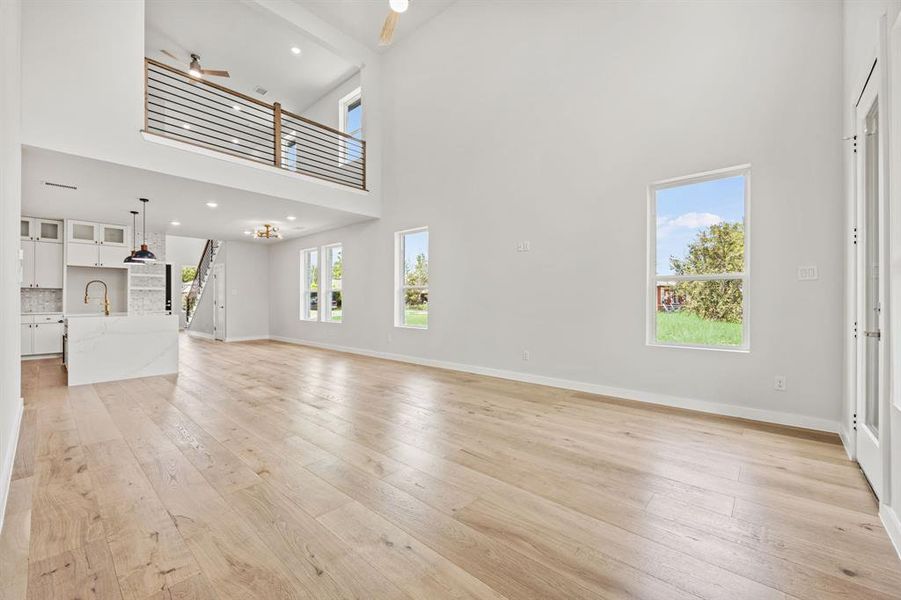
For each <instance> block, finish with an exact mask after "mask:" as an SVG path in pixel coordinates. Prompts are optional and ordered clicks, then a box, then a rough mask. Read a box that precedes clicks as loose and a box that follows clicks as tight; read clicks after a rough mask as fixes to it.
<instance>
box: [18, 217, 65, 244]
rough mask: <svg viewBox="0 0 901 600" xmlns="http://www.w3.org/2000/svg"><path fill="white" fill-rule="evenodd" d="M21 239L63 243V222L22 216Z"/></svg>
mask: <svg viewBox="0 0 901 600" xmlns="http://www.w3.org/2000/svg"><path fill="white" fill-rule="evenodd" d="M19 238H20V239H21V240H23V241H24V240H29V241H42V242H54V243H57V244H62V243H63V222H62V221H57V220H55V219H37V218H35V217H22V218H21V219H20V220H19Z"/></svg>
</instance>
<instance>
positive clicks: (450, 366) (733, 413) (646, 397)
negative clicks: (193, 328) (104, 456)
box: [270, 335, 839, 433]
mask: <svg viewBox="0 0 901 600" xmlns="http://www.w3.org/2000/svg"><path fill="white" fill-rule="evenodd" d="M270 339H271V340H274V341H277V342H286V343H288V344H297V345H300V346H310V347H313V348H322V349H324V350H334V351H337V352H347V353H349V354H359V355H361V356H371V357H373V358H383V359H386V360H394V361H398V362H403V363H410V364H414V365H422V366H426V367H435V368H438V369H447V370H450V371H463V372H464V373H474V374H476V375H486V376H488V377H499V378H501V379H509V380H512V381H521V382H523V383H534V384H537V385H546V386H550V387H556V388H561V389H565V390H573V391H577V392H587V393H589V394H597V395H600V396H611V397H614V398H622V399H624V400H634V401H637V402H647V403H649V404H659V405H662V406H672V407H675V408H684V409H688V410H694V411H698V412H703V413H709V414H715V415H722V416H727V417H738V418H742V419H750V420H753V421H761V422H764V423H775V424H778V425H788V426H791V427H802V428H804V429H814V430H817V431H826V432H828V433H838V432H839V422H838V421H833V420H831V419H821V418H819V417H809V416H806V415H798V414H794V413H787V412H780V411H775V410H764V409H760V408H751V407H747V406H737V405H734V404H724V403H721V402H710V401H709V400H699V399H695V398H685V397H681V396H671V395H669V394H658V393H656V392H647V391H643V390H633V389H627V388H618V387H612V386H607V385H602V384H597V383H587V382H584V381H575V380H571V379H559V378H556V377H546V376H544V375H535V374H532V373H523V372H520V371H508V370H505V369H494V368H491V367H479V366H476V365H467V364H463V363H455V362H449V361H444V360H436V359H431V358H420V357H417V356H409V355H406V354H394V353H390V352H376V351H372V350H364V349H362V348H353V347H349V346H340V345H336V344H323V343H320V342H312V341H309V340H301V339H297V338H289V337H284V336H279V335H273V336H270Z"/></svg>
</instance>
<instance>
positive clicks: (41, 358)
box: [22, 353, 63, 361]
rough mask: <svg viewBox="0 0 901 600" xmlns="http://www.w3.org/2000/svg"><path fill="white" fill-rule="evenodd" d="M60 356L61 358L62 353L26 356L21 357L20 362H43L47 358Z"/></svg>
mask: <svg viewBox="0 0 901 600" xmlns="http://www.w3.org/2000/svg"><path fill="white" fill-rule="evenodd" d="M62 356H63V355H62V353H56V354H29V355H27V356H23V357H22V360H23V361H27V360H45V359H47V358H62Z"/></svg>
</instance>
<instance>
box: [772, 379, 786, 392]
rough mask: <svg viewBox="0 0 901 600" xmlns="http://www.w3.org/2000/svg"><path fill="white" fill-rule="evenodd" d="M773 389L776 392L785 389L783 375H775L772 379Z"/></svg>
mask: <svg viewBox="0 0 901 600" xmlns="http://www.w3.org/2000/svg"><path fill="white" fill-rule="evenodd" d="M773 389H775V390H776V391H777V392H784V391H785V375H776V377H775V379H774V380H773Z"/></svg>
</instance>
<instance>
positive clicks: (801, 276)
mask: <svg viewBox="0 0 901 600" xmlns="http://www.w3.org/2000/svg"><path fill="white" fill-rule="evenodd" d="M819 278H820V274H819V273H818V272H817V266H816V265H810V266H808V267H798V281H816V280H817V279H819Z"/></svg>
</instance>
